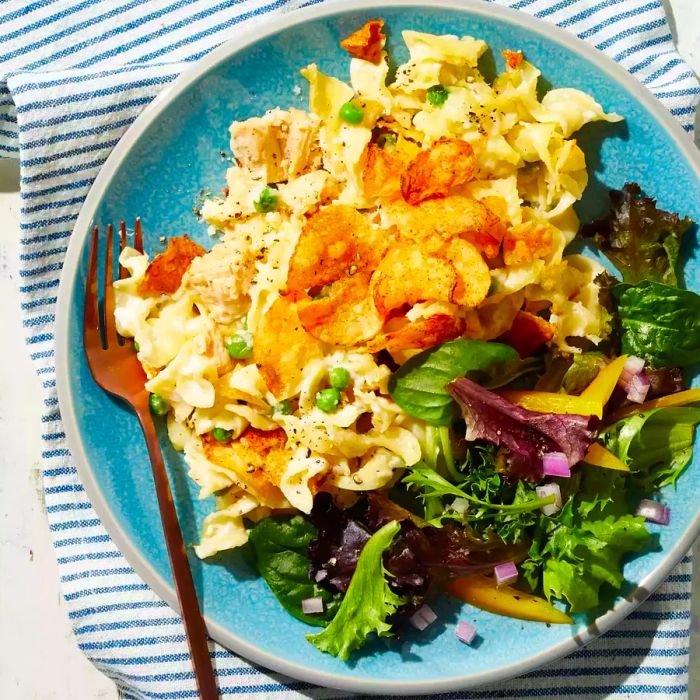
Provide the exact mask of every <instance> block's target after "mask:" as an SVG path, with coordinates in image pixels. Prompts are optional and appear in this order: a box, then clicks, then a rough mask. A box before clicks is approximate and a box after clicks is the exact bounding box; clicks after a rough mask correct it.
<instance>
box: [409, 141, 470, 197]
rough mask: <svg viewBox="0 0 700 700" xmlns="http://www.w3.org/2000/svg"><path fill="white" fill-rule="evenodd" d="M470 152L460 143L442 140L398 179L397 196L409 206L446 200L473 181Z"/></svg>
mask: <svg viewBox="0 0 700 700" xmlns="http://www.w3.org/2000/svg"><path fill="white" fill-rule="evenodd" d="M476 167H477V162H476V156H475V155H474V149H473V148H472V147H471V146H470V145H469V144H468V143H467V142H466V141H463V140H462V139H450V138H442V139H440V140H439V141H437V142H436V143H435V144H434V145H433V147H432V148H430V149H428V150H427V151H421V152H420V153H419V154H418V155H417V156H416V157H415V158H414V159H413V160H412V161H411V162H410V163H409V165H408V168H407V169H406V172H405V173H404V174H403V175H402V176H401V193H402V194H403V198H404V199H405V200H406V201H407V202H408V203H409V204H419V203H420V202H422V201H424V200H426V199H435V198H438V197H446V196H447V195H448V194H449V193H450V191H451V190H452V189H454V188H455V187H458V186H459V185H464V184H465V183H467V182H469V180H471V179H472V178H473V177H474V172H475V171H476Z"/></svg>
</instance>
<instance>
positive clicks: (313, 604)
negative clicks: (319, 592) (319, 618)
mask: <svg viewBox="0 0 700 700" xmlns="http://www.w3.org/2000/svg"><path fill="white" fill-rule="evenodd" d="M301 610H302V612H303V613H305V614H306V615H314V614H315V613H322V612H323V598H304V600H302V601H301Z"/></svg>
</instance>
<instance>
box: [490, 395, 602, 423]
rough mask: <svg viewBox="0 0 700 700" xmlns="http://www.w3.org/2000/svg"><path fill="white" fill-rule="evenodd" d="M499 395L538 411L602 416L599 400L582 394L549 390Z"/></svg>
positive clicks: (523, 406) (530, 409)
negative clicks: (574, 394)
mask: <svg viewBox="0 0 700 700" xmlns="http://www.w3.org/2000/svg"><path fill="white" fill-rule="evenodd" d="M499 393H500V395H501V396H502V397H503V398H504V399H506V400H508V401H511V402H512V403H514V404H517V405H518V406H521V407H522V408H527V409H528V410H529V411H537V412H538V413H570V414H571V413H575V414H578V415H581V416H598V418H602V416H603V405H602V404H601V403H600V401H595V400H592V399H584V398H583V397H582V396H569V395H568V394H555V393H554V392H549V391H501V392H499Z"/></svg>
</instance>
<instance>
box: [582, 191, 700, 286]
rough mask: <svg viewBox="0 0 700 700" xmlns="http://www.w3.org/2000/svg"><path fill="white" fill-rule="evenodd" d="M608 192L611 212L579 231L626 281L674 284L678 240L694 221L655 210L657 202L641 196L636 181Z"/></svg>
mask: <svg viewBox="0 0 700 700" xmlns="http://www.w3.org/2000/svg"><path fill="white" fill-rule="evenodd" d="M609 194H610V202H611V205H612V210H611V212H610V214H609V215H608V216H607V217H606V218H605V219H601V220H599V221H594V222H593V223H591V224H587V225H586V226H584V227H583V230H582V234H583V235H584V236H589V237H593V239H594V240H595V242H596V244H597V245H598V247H599V248H600V249H601V250H602V251H603V252H604V253H605V255H607V256H608V258H610V260H611V261H612V262H613V263H614V264H615V266H616V267H617V269H618V270H619V271H620V272H621V273H622V279H623V280H624V281H625V282H628V283H630V284H636V283H637V282H641V281H642V280H653V281H654V282H662V283H664V284H670V285H673V286H677V284H678V280H677V277H676V267H677V265H678V253H679V250H680V245H681V240H682V238H683V234H685V232H686V231H687V230H688V229H689V228H690V227H691V226H692V224H693V222H692V221H691V220H690V219H688V218H685V219H681V218H680V217H679V216H678V214H672V213H670V212H667V211H663V210H661V209H657V207H656V201H655V200H653V199H651V198H649V197H643V196H642V191H641V188H640V187H639V185H637V184H636V183H627V184H626V185H625V186H624V187H623V188H622V190H610V193H609Z"/></svg>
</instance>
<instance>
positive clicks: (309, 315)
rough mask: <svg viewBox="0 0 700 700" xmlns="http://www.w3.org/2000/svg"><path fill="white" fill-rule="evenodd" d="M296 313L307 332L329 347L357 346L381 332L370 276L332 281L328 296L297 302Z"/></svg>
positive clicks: (360, 274) (380, 320)
mask: <svg viewBox="0 0 700 700" xmlns="http://www.w3.org/2000/svg"><path fill="white" fill-rule="evenodd" d="M298 312H299V318H300V319H301V323H302V325H303V326H304V328H305V329H306V331H307V332H308V333H310V334H311V335H313V336H314V337H315V338H318V340H321V341H323V342H324V343H328V344H329V345H341V346H352V345H358V344H360V343H363V342H365V341H366V340H369V339H370V338H373V337H374V336H375V335H377V333H379V331H380V330H381V329H382V319H381V317H380V316H379V313H378V312H377V309H376V308H375V306H374V302H373V300H372V296H371V295H370V293H369V273H357V274H355V275H353V276H352V277H346V278H345V279H342V280H338V281H337V282H334V283H333V284H332V285H331V288H330V293H329V295H328V296H326V297H322V298H320V299H309V300H304V301H300V302H299V305H298Z"/></svg>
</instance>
